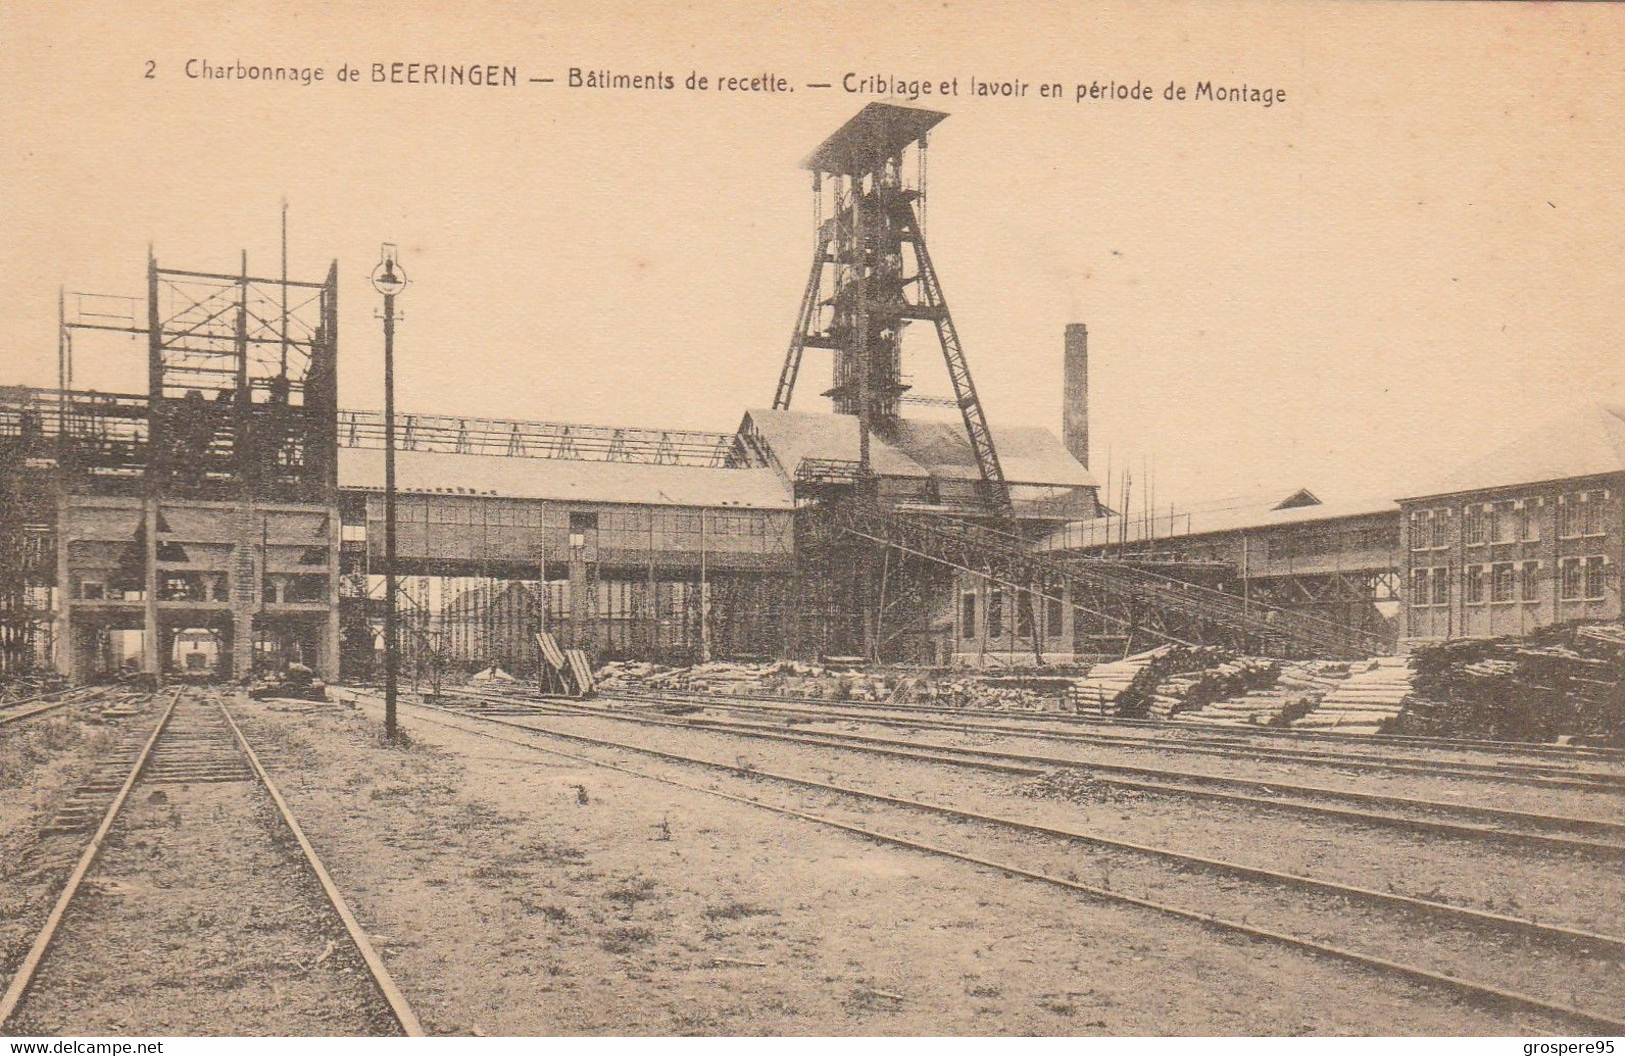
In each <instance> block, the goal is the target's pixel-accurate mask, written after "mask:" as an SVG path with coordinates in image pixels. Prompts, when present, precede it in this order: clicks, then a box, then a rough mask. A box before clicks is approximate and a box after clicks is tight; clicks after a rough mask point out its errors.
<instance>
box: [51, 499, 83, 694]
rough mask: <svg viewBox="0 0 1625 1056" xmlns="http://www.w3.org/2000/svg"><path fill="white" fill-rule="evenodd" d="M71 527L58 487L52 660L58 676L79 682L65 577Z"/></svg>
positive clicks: (68, 583) (67, 577) (70, 600)
mask: <svg viewBox="0 0 1625 1056" xmlns="http://www.w3.org/2000/svg"><path fill="white" fill-rule="evenodd" d="M71 528H72V524H71V521H70V519H69V512H68V492H67V489H66V488H60V487H59V488H58V490H57V496H56V597H55V599H54V600H55V602H56V606H55V608H56V628H55V632H56V636H55V639H54V641H53V642H52V645H53V647H54V648H55V650H56V655H55V657H53V661H54V663H55V665H56V670H57V673H58V674H60V675H62V676H63V677H64V678H66V679H67V680H68V681H69V682H70V683H73V682H76V681H78V679H79V659H78V654H77V653H76V652H75V651H74V648H73V619H72V615H73V591H72V590H71V589H70V588H71V587H72V585H73V584H72V577H71V576H70V575H69V574H68V535H69V534H70V531H71Z"/></svg>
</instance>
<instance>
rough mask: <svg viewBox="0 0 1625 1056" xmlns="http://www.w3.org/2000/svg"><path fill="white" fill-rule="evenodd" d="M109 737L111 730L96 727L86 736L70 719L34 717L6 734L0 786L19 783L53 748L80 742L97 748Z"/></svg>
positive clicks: (1, 753)
mask: <svg viewBox="0 0 1625 1056" xmlns="http://www.w3.org/2000/svg"><path fill="white" fill-rule="evenodd" d="M112 740H113V734H112V733H111V732H110V731H108V730H97V731H95V732H94V733H92V734H90V735H89V736H86V735H85V734H84V733H83V732H82V731H81V729H80V727H79V725H78V724H77V723H75V722H73V721H72V720H71V719H67V718H50V719H46V720H44V721H43V722H40V721H36V722H34V723H33V724H32V725H29V726H26V727H24V728H23V729H22V730H21V731H19V732H18V733H16V734H15V735H13V736H12V737H11V738H9V739H8V740H7V741H6V742H5V748H4V750H3V751H0V788H18V787H20V786H21V785H22V784H23V783H24V782H25V781H27V780H28V776H29V775H30V774H32V773H33V772H34V769H35V768H36V767H38V766H39V765H40V764H41V763H43V762H45V761H46V760H47V759H49V758H50V757H51V755H52V754H53V753H55V752H61V751H65V750H67V749H70V748H75V747H78V746H79V745H81V744H83V745H84V746H85V747H87V748H88V749H90V751H92V752H101V751H102V750H104V749H105V748H107V747H108V745H109V744H111V742H112Z"/></svg>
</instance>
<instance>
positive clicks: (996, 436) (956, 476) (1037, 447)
mask: <svg viewBox="0 0 1625 1056" xmlns="http://www.w3.org/2000/svg"><path fill="white" fill-rule="evenodd" d="M893 443H894V444H895V445H896V446H897V447H898V449H899V450H901V451H902V452H903V453H904V454H905V455H907V456H908V457H909V458H912V459H913V460H914V461H915V462H918V463H919V464H920V465H922V466H924V467H925V468H926V469H928V470H929V471H930V472H931V475H932V476H936V477H943V478H946V479H951V480H980V479H981V476H982V474H981V470H980V469H979V468H978V467H977V465H976V455H975V453H974V452H972V451H971V446H970V439H969V438H968V437H967V436H966V435H965V427H964V426H963V425H962V424H960V423H959V422H930V421H907V420H905V421H902V422H899V423H898V427H897V436H896V437H895V438H894V439H893ZM993 448H994V450H995V451H997V452H998V454H999V467H1000V468H1001V469H1003V470H1004V479H1005V481H1006V482H1007V483H1010V484H1039V485H1046V486H1052V487H1072V488H1092V487H1094V486H1095V485H1096V484H1097V483H1098V482H1097V481H1096V480H1095V478H1094V475H1093V474H1091V473H1090V472H1089V470H1087V469H1085V468H1084V466H1083V464H1082V463H1080V462H1079V461H1078V460H1077V459H1076V458H1073V457H1072V453H1071V452H1070V451H1068V450H1067V449H1066V445H1065V444H1063V443H1061V440H1060V437H1058V436H1056V435H1055V434H1054V433H1052V432H1050V431H1049V430H1048V429H1045V428H1043V427H1042V426H1037V425H1018V426H1013V427H1010V428H1004V429H994V430H993Z"/></svg>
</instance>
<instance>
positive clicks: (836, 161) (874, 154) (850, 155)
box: [801, 103, 948, 175]
mask: <svg viewBox="0 0 1625 1056" xmlns="http://www.w3.org/2000/svg"><path fill="white" fill-rule="evenodd" d="M947 116H948V115H947V114H945V113H942V112H941V111H940V110H922V109H920V108H919V107H915V106H898V105H897V104H895V103H870V104H869V105H868V106H865V107H864V108H863V109H862V110H859V111H858V112H857V113H856V114H854V115H853V116H852V117H850V118H848V119H847V122H846V124H844V125H842V126H841V127H840V128H838V129H836V130H835V131H834V132H833V133H831V134H830V136H829V138H828V139H826V140H824V142H822V143H820V144H819V145H818V149H817V150H815V151H813V152H812V153H811V154H809V155H808V156H807V159H806V160H805V161H803V162H802V163H801V167H802V168H804V169H812V170H813V171H814V172H835V173H844V174H850V175H860V174H862V173H866V172H875V171H877V170H879V168H880V167H881V166H882V165H884V164H885V163H886V159H887V158H889V157H891V156H893V155H894V154H898V153H900V152H901V151H902V149H903V148H904V147H906V146H908V145H909V144H910V143H913V142H914V141H915V140H917V139H919V138H920V137H921V136H923V135H925V134H926V133H927V132H928V131H930V130H931V129H932V128H933V127H935V126H936V124H937V122H939V121H941V120H942V119H943V118H945V117H947Z"/></svg>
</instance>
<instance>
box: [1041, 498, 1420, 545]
mask: <svg viewBox="0 0 1625 1056" xmlns="http://www.w3.org/2000/svg"><path fill="white" fill-rule="evenodd" d="M1280 501H1281V496H1280V495H1274V496H1273V497H1272V498H1270V499H1262V500H1261V499H1258V498H1256V497H1254V496H1248V497H1246V498H1244V499H1238V500H1237V501H1236V502H1235V503H1234V504H1226V505H1224V506H1219V507H1212V508H1208V509H1205V510H1189V511H1186V510H1176V511H1175V512H1174V514H1173V516H1172V518H1170V517H1169V516H1168V515H1166V514H1164V515H1162V516H1159V517H1155V518H1153V519H1152V521H1151V524H1150V525H1149V526H1148V525H1147V524H1146V523H1145V520H1144V519H1143V518H1133V519H1131V520H1130V521H1129V522H1128V531H1127V536H1128V541H1129V542H1130V543H1139V542H1145V541H1147V540H1148V539H1151V538H1156V539H1167V538H1170V537H1174V538H1184V537H1185V536H1191V535H1209V534H1212V533H1215V532H1234V531H1241V530H1243V529H1263V528H1273V527H1279V526H1281V525H1288V524H1303V523H1305V522H1312V521H1332V520H1339V519H1342V518H1345V517H1372V516H1377V515H1382V514H1393V515H1395V516H1397V515H1398V513H1399V507H1398V505H1396V504H1395V503H1394V502H1392V501H1389V500H1376V501H1374V500H1370V499H1365V500H1345V501H1340V502H1332V503H1325V502H1318V503H1315V504H1312V505H1305V506H1288V507H1285V508H1279V507H1278V506H1277V504H1278V503H1279V502H1280ZM1122 532H1123V522H1122V519H1121V518H1119V517H1115V516H1114V517H1101V518H1097V519H1096V520H1093V521H1075V522H1073V523H1071V524H1068V525H1066V526H1064V527H1062V528H1059V529H1057V530H1056V531H1055V532H1053V533H1051V534H1050V535H1049V536H1048V537H1047V538H1046V539H1045V540H1044V542H1043V543H1042V544H1041V545H1042V547H1043V548H1044V549H1048V550H1056V549H1069V548H1075V547H1087V546H1104V545H1108V544H1113V543H1116V542H1117V541H1118V539H1119V537H1120V533H1122Z"/></svg>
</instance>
